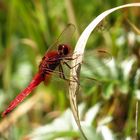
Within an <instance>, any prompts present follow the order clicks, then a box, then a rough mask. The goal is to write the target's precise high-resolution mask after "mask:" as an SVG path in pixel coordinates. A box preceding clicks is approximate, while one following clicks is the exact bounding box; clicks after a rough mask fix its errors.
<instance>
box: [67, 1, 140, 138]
mask: <svg viewBox="0 0 140 140" xmlns="http://www.w3.org/2000/svg"><path fill="white" fill-rule="evenodd" d="M136 6H140V3H131V4H125V5H122V6H118V7H115V8H112V9H109V10H107V11H105V12H103V13H102V14H100V15H99V16H97V17H96V18H95V19H94V20H93V21H92V22H91V23H90V24H89V25H88V26H87V28H86V29H85V30H84V31H83V33H82V34H81V36H80V37H79V40H78V41H77V44H76V47H75V50H74V56H73V57H75V55H77V54H84V49H85V46H86V43H87V40H88V38H89V36H90V34H91V32H92V31H93V30H94V29H95V27H96V26H97V25H98V24H99V23H100V22H101V21H102V20H103V19H104V18H105V17H106V16H108V15H109V14H111V13H112V12H114V11H116V10H119V9H122V8H127V7H136ZM82 59H83V56H82V55H81V57H78V58H77V59H75V60H73V61H72V67H73V66H75V65H76V64H77V63H79V65H77V66H76V67H74V68H73V69H71V71H70V75H71V76H70V77H76V79H78V76H79V74H80V68H81V63H82ZM72 81H74V80H72ZM72 81H71V82H70V86H69V97H70V104H71V108H72V112H73V115H74V118H75V121H76V123H77V125H78V127H79V130H80V132H81V133H82V135H83V137H84V139H86V140H87V139H88V138H87V137H86V136H85V134H84V132H83V130H82V128H81V124H80V119H79V114H78V107H77V97H76V94H77V92H78V89H79V84H78V82H72Z"/></svg>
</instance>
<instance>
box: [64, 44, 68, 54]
mask: <svg viewBox="0 0 140 140" xmlns="http://www.w3.org/2000/svg"><path fill="white" fill-rule="evenodd" d="M68 53H69V49H68V47H67V46H65V47H64V48H63V54H64V55H67V54H68Z"/></svg>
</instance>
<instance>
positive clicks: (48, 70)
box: [2, 24, 75, 117]
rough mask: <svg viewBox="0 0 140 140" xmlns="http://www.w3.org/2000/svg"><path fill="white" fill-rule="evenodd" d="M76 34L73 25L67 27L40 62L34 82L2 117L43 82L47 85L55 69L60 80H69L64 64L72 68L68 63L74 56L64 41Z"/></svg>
mask: <svg viewBox="0 0 140 140" xmlns="http://www.w3.org/2000/svg"><path fill="white" fill-rule="evenodd" d="M74 32H75V26H74V25H73V24H68V25H67V26H66V27H65V29H64V30H63V31H62V33H61V34H60V36H59V37H58V39H57V41H56V42H55V43H54V44H53V45H52V46H50V47H49V48H48V50H47V52H46V53H45V55H44V57H43V58H42V60H41V62H40V65H39V68H38V72H37V73H36V74H35V76H34V77H33V79H32V81H31V82H30V83H29V85H28V86H27V87H26V88H25V89H24V90H23V91H21V92H20V93H19V94H18V95H17V96H16V98H15V99H14V100H13V101H12V102H11V103H10V104H9V106H8V108H7V109H6V110H5V111H4V112H3V113H2V117H5V116H6V115H7V114H9V113H10V112H11V111H12V110H13V109H15V108H16V107H17V106H18V105H19V104H20V103H21V102H22V101H23V100H24V99H25V98H26V97H27V96H28V95H29V94H30V93H31V92H32V91H33V90H34V89H35V88H36V87H37V86H38V85H39V84H40V83H41V82H43V81H44V82H45V84H47V83H48V82H49V80H50V78H51V75H52V74H53V72H54V73H55V72H56V71H55V69H56V68H57V67H59V71H58V74H59V76H60V78H62V79H64V80H69V79H68V78H66V77H65V75H64V72H63V67H62V64H64V65H66V66H67V67H69V68H70V65H69V64H68V63H67V62H66V61H70V60H72V59H73V58H72V57H71V56H72V55H71V53H70V52H71V46H70V45H69V44H67V43H63V39H64V36H66V34H69V36H72V35H73V33H74ZM56 46H57V47H56ZM56 48H57V49H56Z"/></svg>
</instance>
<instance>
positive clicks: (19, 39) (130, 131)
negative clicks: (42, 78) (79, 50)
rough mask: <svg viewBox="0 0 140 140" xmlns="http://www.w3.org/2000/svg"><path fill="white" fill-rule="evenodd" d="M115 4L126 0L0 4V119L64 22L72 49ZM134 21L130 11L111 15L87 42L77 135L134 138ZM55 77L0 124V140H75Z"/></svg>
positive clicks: (138, 78) (139, 121)
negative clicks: (68, 27)
mask: <svg viewBox="0 0 140 140" xmlns="http://www.w3.org/2000/svg"><path fill="white" fill-rule="evenodd" d="M127 2H129V3H130V2H134V0H129V1H127ZM122 4H126V1H125V0H118V1H110V0H104V2H103V1H101V0H98V1H95V0H90V1H85V0H76V1H74V0H73V1H71V0H62V1H61V2H60V1H58V0H53V1H49V0H48V1H45V0H40V1H37V0H36V1H33V0H30V1H29V0H20V1H19V0H5V1H4V0H1V1H0V112H3V111H4V110H5V109H6V107H7V106H8V104H9V103H10V102H11V101H12V99H14V97H16V95H17V94H18V93H19V92H20V91H21V90H23V89H24V88H25V87H26V86H27V85H28V83H29V82H30V81H31V79H32V77H33V76H34V75H35V73H36V72H37V70H38V65H39V62H40V61H41V58H42V57H43V55H44V54H45V52H46V50H47V49H48V47H49V46H50V45H51V44H53V43H54V42H55V41H56V39H57V37H58V36H59V34H60V33H61V32H62V31H63V29H64V28H65V27H66V25H67V24H68V23H73V24H74V25H75V27H76V31H75V34H74V36H73V38H72V39H71V44H72V46H73V48H74V46H75V44H76V42H77V40H78V37H79V35H80V34H81V33H82V31H83V30H84V29H85V28H86V26H87V25H88V24H89V23H90V22H91V20H93V19H94V18H95V17H97V16H98V15H99V14H100V13H102V12H103V11H105V10H107V9H110V8H112V7H115V6H119V5H122ZM139 18H140V9H139V8H136V7H135V8H128V9H123V10H120V11H119V12H115V13H112V14H111V15H110V16H108V17H107V18H106V19H105V20H104V21H103V22H101V24H100V25H99V26H98V27H97V28H96V30H95V31H94V32H93V33H92V35H91V37H90V38H89V40H88V43H87V46H86V52H85V58H84V62H83V65H82V71H81V81H80V84H81V86H80V91H79V94H78V105H79V113H80V118H81V120H82V121H84V122H83V123H82V128H83V131H84V132H85V134H86V135H87V136H88V138H89V139H91V140H92V139H93V138H94V139H95V140H121V139H127V138H130V139H132V138H133V139H139V135H140V134H139V132H140V127H139V126H140V118H139V116H138V114H137V115H136V112H138V111H139V104H138V103H139V99H140V70H139V68H140V63H139V59H140V48H139V45H140V30H139V28H140V27H139ZM70 38H71V37H70ZM98 49H100V50H105V51H106V52H107V53H106V54H105V57H104V56H102V55H100V54H99V56H98V57H97V58H98V59H97V58H95V56H97V55H98V53H96V50H98ZM93 51H94V53H92V52H93ZM89 54H90V55H89ZM57 77H58V76H56V74H54V76H52V80H51V81H50V83H49V85H47V86H45V85H44V84H41V85H39V86H38V87H37V88H36V89H35V90H34V91H33V92H32V94H31V96H30V97H28V98H27V99H26V100H25V101H24V102H23V103H22V104H21V105H20V106H18V107H17V108H16V109H15V110H14V111H13V112H11V114H9V115H8V116H7V117H6V118H0V140H5V139H8V140H9V139H10V140H21V139H31V140H58V138H62V139H63V140H76V139H82V138H81V135H80V133H79V131H78V128H77V126H76V123H75V121H74V119H73V117H72V113H71V111H70V103H69V97H68V86H69V84H68V82H66V81H64V80H62V79H59V77H58V78H57ZM84 77H91V78H95V79H96V80H90V79H86V78H84ZM58 83H59V84H58Z"/></svg>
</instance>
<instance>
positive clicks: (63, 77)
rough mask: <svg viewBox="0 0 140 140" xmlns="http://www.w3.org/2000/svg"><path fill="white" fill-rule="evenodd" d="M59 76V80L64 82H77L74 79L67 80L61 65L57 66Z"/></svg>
mask: <svg viewBox="0 0 140 140" xmlns="http://www.w3.org/2000/svg"><path fill="white" fill-rule="evenodd" d="M59 76H60V78H62V79H64V80H66V81H69V82H77V80H76V78H73V79H74V80H71V79H68V78H66V77H65V74H64V71H63V67H62V64H61V63H60V65H59Z"/></svg>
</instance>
